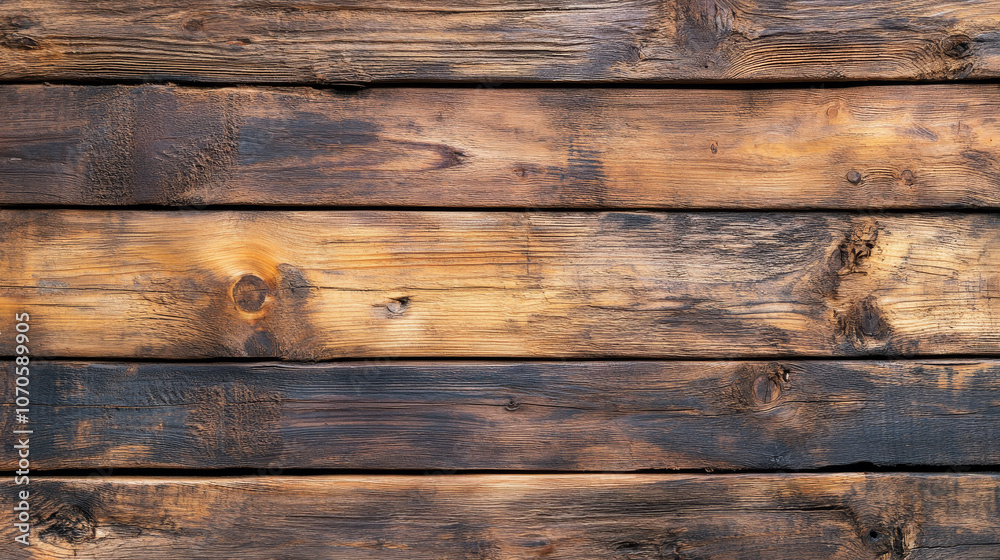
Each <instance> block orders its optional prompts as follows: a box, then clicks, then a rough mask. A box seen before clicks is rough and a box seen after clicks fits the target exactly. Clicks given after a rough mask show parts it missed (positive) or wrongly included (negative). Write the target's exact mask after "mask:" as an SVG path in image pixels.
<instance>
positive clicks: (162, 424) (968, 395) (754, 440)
mask: <svg viewBox="0 0 1000 560" xmlns="http://www.w3.org/2000/svg"><path fill="white" fill-rule="evenodd" d="M3 365H7V366H8V369H5V370H4V371H9V370H10V369H9V367H12V366H11V364H3ZM31 375H32V382H31V402H32V408H33V411H34V412H33V414H32V415H31V416H30V419H31V428H32V429H34V431H35V434H34V435H33V436H32V438H31V461H32V469H34V470H36V471H39V470H51V469H98V468H103V469H107V468H187V469H203V468H259V469H265V471H264V472H270V473H275V472H280V469H288V468H346V469H411V470H425V471H451V470H454V469H486V470H489V469H512V470H518V469H528V470H550V471H558V470H563V471H630V470H637V469H702V468H710V469H734V470H735V469H746V468H752V469H809V468H820V467H829V466H835V465H840V466H843V465H855V464H857V463H874V464H877V465H895V466H899V465H906V466H910V467H915V466H926V465H937V466H961V465H987V464H1000V434H998V433H997V430H996V429H995V428H996V426H998V425H1000V363H998V362H991V361H987V362H973V361H966V362H955V361H950V362H941V361H919V362H912V361H902V362H825V361H804V362H794V361H781V362H577V363H573V362H564V363H496V362H445V363H437V364H435V363H425V362H416V363H406V362H399V363H393V362H381V361H368V362H360V363H338V364H326V365H300V364H274V363H271V364H254V365H247V364H160V363H152V364H151V363H142V364H120V363H53V362H36V363H35V365H34V367H33V368H32V374H31ZM3 381H4V383H3V384H2V385H0V388H3V389H4V391H3V393H2V394H3V395H8V396H9V397H7V398H6V400H5V403H4V404H3V405H0V433H11V431H12V430H14V429H18V427H17V426H15V425H13V419H14V411H13V408H14V407H13V404H12V402H11V401H12V399H13V395H14V389H13V383H14V377H13V376H6V377H4V378H3ZM20 427H22V428H23V426H20ZM16 459H17V457H16V456H15V454H13V453H9V454H5V455H4V456H3V457H0V468H4V469H7V470H10V471H14V470H16V468H17V467H16Z"/></svg>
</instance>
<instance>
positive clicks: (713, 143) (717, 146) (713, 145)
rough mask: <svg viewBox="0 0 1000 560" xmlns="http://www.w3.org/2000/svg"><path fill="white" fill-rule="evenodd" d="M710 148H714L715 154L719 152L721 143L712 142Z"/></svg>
mask: <svg viewBox="0 0 1000 560" xmlns="http://www.w3.org/2000/svg"><path fill="white" fill-rule="evenodd" d="M708 149H709V150H712V153H713V154H717V153H719V143H718V142H712V145H711V146H709V147H708Z"/></svg>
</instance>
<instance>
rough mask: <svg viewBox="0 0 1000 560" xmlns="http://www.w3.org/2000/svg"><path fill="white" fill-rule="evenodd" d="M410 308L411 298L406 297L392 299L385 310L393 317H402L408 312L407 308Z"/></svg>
mask: <svg viewBox="0 0 1000 560" xmlns="http://www.w3.org/2000/svg"><path fill="white" fill-rule="evenodd" d="M409 306H410V298H409V296H404V297H399V298H392V301H390V302H389V304H388V305H386V306H385V308H386V309H387V310H388V311H389V313H391V314H393V315H402V314H403V312H404V311H406V308H407V307H409Z"/></svg>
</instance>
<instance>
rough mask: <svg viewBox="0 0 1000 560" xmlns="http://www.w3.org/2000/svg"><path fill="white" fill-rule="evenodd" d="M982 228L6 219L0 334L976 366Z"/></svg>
mask: <svg viewBox="0 0 1000 560" xmlns="http://www.w3.org/2000/svg"><path fill="white" fill-rule="evenodd" d="M998 220H1000V218H998V217H997V216H995V215H993V214H972V215H968V214H913V215H893V214H879V215H869V216H858V215H851V214H819V213H809V214H801V213H790V214H783V213H750V214H732V213H613V212H612V213H562V212H543V213H513V212H391V211H360V212H259V211H245V212H231V211H226V212H198V211H186V212H155V211H153V212H142V211H127V212H114V211H104V210H101V211H80V210H41V211H34V210H31V211H24V210H20V211H18V210H5V211H2V212H0V225H2V227H0V230H2V231H7V232H10V233H9V234H8V235H7V236H6V237H5V238H3V239H2V240H0V265H2V268H3V269H4V270H6V271H7V273H6V277H5V278H4V280H3V285H2V288H0V318H2V321H3V323H2V324H0V331H3V332H8V333H10V332H13V321H14V316H15V313H22V312H27V313H29V314H30V317H31V323H30V324H31V333H32V337H31V344H30V351H31V352H32V353H33V355H35V356H38V357H83V358H130V357H140V358H148V359H173V360H176V359H185V358H212V357H229V356H233V357H247V356H248V357H281V358H286V359H294V360H317V359H328V358H342V357H460V356H467V357H588V358H594V357H616V358H626V357H646V358H655V357H711V358H718V357H720V356H729V357H731V358H738V357H753V356H757V357H770V356H778V355H781V356H784V357H793V356H832V355H836V356H865V355H905V356H910V355H954V354H982V355H995V354H997V353H998V350H1000V324H998V321H1000V314H998V306H1000V298H998V297H997V285H998V282H1000V280H998V278H1000V255H998V252H1000V227H998V226H1000V222H998ZM14 344H15V340H14V338H13V337H9V336H8V337H3V340H2V341H0V355H3V356H8V357H9V356H13V355H14V351H15V347H14Z"/></svg>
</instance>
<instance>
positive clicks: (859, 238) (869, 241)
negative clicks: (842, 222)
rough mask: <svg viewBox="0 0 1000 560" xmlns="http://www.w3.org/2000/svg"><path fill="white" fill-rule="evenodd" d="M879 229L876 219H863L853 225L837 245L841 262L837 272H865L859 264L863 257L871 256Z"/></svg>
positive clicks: (862, 261) (861, 262)
mask: <svg viewBox="0 0 1000 560" xmlns="http://www.w3.org/2000/svg"><path fill="white" fill-rule="evenodd" d="M880 229H881V227H880V225H879V223H878V222H876V221H865V222H862V223H859V224H856V225H855V227H854V230H853V231H852V232H851V233H850V235H848V236H847V238H846V239H845V240H844V241H843V242H842V243H841V244H840V246H839V247H838V248H839V250H840V262H841V268H840V270H839V271H838V272H837V273H838V274H840V275H845V274H852V273H855V272H857V273H861V274H867V272H866V271H864V270H862V269H861V265H862V264H864V261H865V259H867V258H868V257H870V256H871V254H872V249H874V248H875V242H876V241H877V240H878V232H879V230H880Z"/></svg>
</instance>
